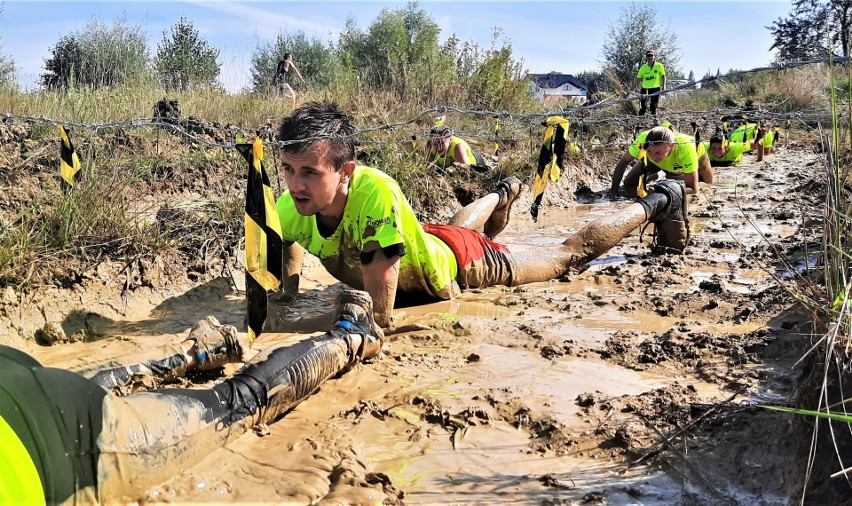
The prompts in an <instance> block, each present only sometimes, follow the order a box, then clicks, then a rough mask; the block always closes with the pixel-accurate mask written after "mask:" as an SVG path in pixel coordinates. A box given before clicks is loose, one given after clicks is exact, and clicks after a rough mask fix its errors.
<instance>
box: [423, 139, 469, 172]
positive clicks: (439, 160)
mask: <svg viewBox="0 0 852 506" xmlns="http://www.w3.org/2000/svg"><path fill="white" fill-rule="evenodd" d="M458 144H461V146H462V149H463V150H465V152H466V153H467V159H468V163H476V157H475V156H474V154H473V148H471V147H470V144H468V143H467V141H465V140H464V139H461V138H459V137H456V136H452V137H451V138H450V148H449V149H448V150H447V154H446V155H441V154H440V153H438V151H437V150H436V149H435V148H432V156H433V157H434V160H435V164H437V165H440V166H442V167H444V166H447V165H452V164H453V163H454V162H455V161H456V145H458Z"/></svg>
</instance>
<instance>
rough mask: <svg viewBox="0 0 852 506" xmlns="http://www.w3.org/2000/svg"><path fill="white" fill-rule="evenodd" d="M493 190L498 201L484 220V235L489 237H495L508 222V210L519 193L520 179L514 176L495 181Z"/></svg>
mask: <svg viewBox="0 0 852 506" xmlns="http://www.w3.org/2000/svg"><path fill="white" fill-rule="evenodd" d="M494 192H495V193H497V195H499V196H500V202H499V203H498V204H497V207H496V208H494V212H492V213H491V216H489V217H488V221H486V222H485V236H486V237H489V238H491V239H493V238H495V237H497V235H498V234H499V233H500V232H502V231H503V229H505V228H506V225H508V224H509V212H510V211H511V210H512V204H514V203H515V200H517V199H518V195H520V194H521V181H520V180H519V179H518V178H516V177H507V178H506V179H504V180H502V181H500V182H499V183H497V188H496V189H495V190H494Z"/></svg>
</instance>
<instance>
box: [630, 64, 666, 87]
mask: <svg viewBox="0 0 852 506" xmlns="http://www.w3.org/2000/svg"><path fill="white" fill-rule="evenodd" d="M664 75H666V69H665V68H664V67H663V64H662V63H660V62H658V61H657V62H654V65H653V66H651V67H649V66H648V64H647V63H643V64H642V66H641V67H639V72H637V73H636V78H637V79H641V80H642V88H645V89H648V88H659V87H660V86H661V84H662V77H663V76H664Z"/></svg>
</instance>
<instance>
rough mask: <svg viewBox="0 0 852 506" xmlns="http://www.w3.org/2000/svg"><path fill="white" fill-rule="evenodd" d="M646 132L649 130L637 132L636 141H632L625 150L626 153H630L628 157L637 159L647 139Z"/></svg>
mask: <svg viewBox="0 0 852 506" xmlns="http://www.w3.org/2000/svg"><path fill="white" fill-rule="evenodd" d="M648 132H650V130H645V131H642V132H639V135H637V136H636V139H635V140H634V141H633V144H631V145H630V147H629V148H627V152H628V153H630V156H632V157H633V158H639V152H640V151H642V144H645V139H646V138H647V137H648Z"/></svg>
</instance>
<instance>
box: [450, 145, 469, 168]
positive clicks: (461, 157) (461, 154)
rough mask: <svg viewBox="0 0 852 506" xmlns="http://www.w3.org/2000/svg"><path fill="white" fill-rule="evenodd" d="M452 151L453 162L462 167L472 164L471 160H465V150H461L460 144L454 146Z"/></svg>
mask: <svg viewBox="0 0 852 506" xmlns="http://www.w3.org/2000/svg"><path fill="white" fill-rule="evenodd" d="M453 151H454V154H453V160H455V161H456V163H461V164H464V165H470V164H471V163H473V160H469V159H468V158H467V150H466V149H464V148H462V145H461V143H458V144H456V148H455V149H454V150H453Z"/></svg>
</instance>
